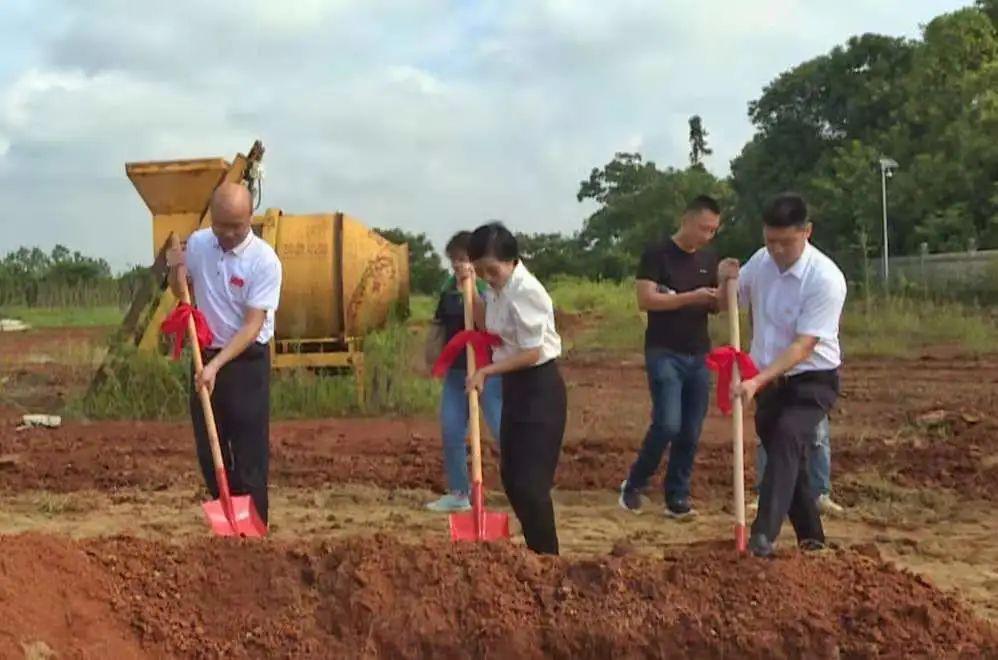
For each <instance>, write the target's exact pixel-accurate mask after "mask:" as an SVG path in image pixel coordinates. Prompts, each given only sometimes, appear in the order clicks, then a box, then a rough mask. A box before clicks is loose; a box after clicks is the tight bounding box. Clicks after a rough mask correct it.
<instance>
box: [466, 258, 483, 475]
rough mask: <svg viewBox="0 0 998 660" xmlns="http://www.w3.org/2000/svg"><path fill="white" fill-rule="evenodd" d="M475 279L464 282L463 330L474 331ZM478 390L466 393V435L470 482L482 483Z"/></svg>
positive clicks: (471, 354) (471, 359) (471, 368)
mask: <svg viewBox="0 0 998 660" xmlns="http://www.w3.org/2000/svg"><path fill="white" fill-rule="evenodd" d="M474 286H475V278H474V277H469V278H467V279H465V280H464V286H463V288H464V328H465V330H474V329H475V309H474V304H475V303H474V301H475V289H474ZM465 350H466V351H467V356H468V375H469V376H472V375H474V373H475V347H474V346H472V345H471V343H470V342H469V343H468V346H467V348H466V349H465ZM478 417H479V415H478V390H475V389H472V390H471V391H470V392H468V433H469V435H470V436H471V482H472V483H482V430H481V425H480V424H479V419H478Z"/></svg>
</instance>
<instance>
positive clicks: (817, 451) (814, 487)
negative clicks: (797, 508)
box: [755, 417, 832, 497]
mask: <svg viewBox="0 0 998 660" xmlns="http://www.w3.org/2000/svg"><path fill="white" fill-rule="evenodd" d="M765 471H766V450H765V449H763V447H762V443H761V442H760V443H759V446H758V447H756V450H755V473H756V483H755V487H756V489H757V490H758V488H759V483H760V482H761V481H762V473H763V472H765ZM807 472H808V477H809V478H810V480H811V492H812V493H814V494H815V496H816V497H820V496H821V495H830V494H831V492H832V434H831V429H830V428H829V425H828V417H825V418H823V419H822V420H821V421H820V422H818V427H817V428H816V429H815V430H814V440H813V441H812V444H811V446H810V447H808V457H807Z"/></svg>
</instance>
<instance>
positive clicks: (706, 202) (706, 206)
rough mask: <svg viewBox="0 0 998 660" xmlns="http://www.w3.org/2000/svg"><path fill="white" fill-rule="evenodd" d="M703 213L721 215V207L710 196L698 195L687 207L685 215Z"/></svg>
mask: <svg viewBox="0 0 998 660" xmlns="http://www.w3.org/2000/svg"><path fill="white" fill-rule="evenodd" d="M703 211H710V212H711V213H713V214H714V215H721V205H720V204H718V203H717V200H716V199H714V198H713V197H711V196H710V195H697V196H696V197H694V198H693V199H691V200H690V202H689V203H688V204H687V205H686V209H685V210H684V211H683V213H702V212H703Z"/></svg>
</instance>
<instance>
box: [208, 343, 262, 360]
mask: <svg viewBox="0 0 998 660" xmlns="http://www.w3.org/2000/svg"><path fill="white" fill-rule="evenodd" d="M269 350H270V346H268V345H267V344H261V343H260V342H253V343H252V344H250V345H249V346H247V347H246V350H244V351H243V352H242V353H240V354H239V355H237V356H236V357H234V358H232V361H233V362H234V361H236V360H258V359H260V358H261V357H264V356H265V355H266V354H267V352H268V351H269ZM221 352H222V349H221V348H204V349H201V355H203V356H204V359H205V361H206V362H207V361H208V360H211V359H212V358H214V357H215V356H216V355H218V354H219V353H221Z"/></svg>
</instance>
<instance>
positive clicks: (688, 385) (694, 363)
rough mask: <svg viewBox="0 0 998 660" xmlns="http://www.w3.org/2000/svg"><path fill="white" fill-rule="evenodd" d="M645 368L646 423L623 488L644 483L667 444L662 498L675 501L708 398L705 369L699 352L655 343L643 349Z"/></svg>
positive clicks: (686, 490)
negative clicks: (656, 346) (689, 352)
mask: <svg viewBox="0 0 998 660" xmlns="http://www.w3.org/2000/svg"><path fill="white" fill-rule="evenodd" d="M645 369H646V370H647V372H648V389H649V390H650V392H651V425H650V426H649V427H648V433H647V434H646V435H645V440H644V443H642V445H641V451H640V453H638V458H637V460H636V461H634V465H632V466H631V472H630V474H629V475H628V477H627V488H628V489H629V490H642V489H643V488H645V486H647V485H648V481H649V480H650V479H651V476H652V475H653V474H654V473H655V470H657V469H658V465H659V463H661V462H662V454H663V453H664V452H665V449H666V447H669V466H668V468H667V469H666V473H665V501H666V502H667V503H673V502H680V501H683V500H685V499H687V498H688V497H689V496H690V476H691V475H692V473H693V459H694V457H695V456H696V451H697V445H698V444H699V442H700V431H701V429H702V428H703V419H704V417H705V416H706V414H707V404H708V402H709V400H710V374H709V372H708V371H707V365H706V363H705V362H704V356H703V355H681V354H678V353H672V352H669V351H665V350H656V349H652V350H647V351H645Z"/></svg>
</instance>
